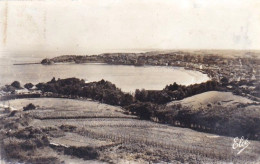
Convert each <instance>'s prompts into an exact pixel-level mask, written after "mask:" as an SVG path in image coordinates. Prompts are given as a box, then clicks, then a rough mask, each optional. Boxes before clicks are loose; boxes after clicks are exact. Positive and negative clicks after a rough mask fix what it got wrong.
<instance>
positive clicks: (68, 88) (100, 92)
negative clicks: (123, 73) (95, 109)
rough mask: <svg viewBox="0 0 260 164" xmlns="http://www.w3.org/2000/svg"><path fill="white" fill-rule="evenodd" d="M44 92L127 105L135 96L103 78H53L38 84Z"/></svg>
mask: <svg viewBox="0 0 260 164" xmlns="http://www.w3.org/2000/svg"><path fill="white" fill-rule="evenodd" d="M36 87H37V88H38V89H40V90H41V91H42V92H52V93H57V94H62V95H74V96H80V97H86V98H91V99H93V100H98V101H100V102H103V103H107V104H111V105H120V106H125V105H129V104H131V103H133V96H132V95H130V94H128V93H123V92H122V91H121V90H120V89H118V88H117V87H116V86H115V85H114V84H112V83H111V82H108V81H105V80H101V81H98V82H91V83H85V81H84V80H80V79H77V78H68V79H58V80H55V78H53V79H52V80H51V81H49V82H47V83H39V84H37V85H36Z"/></svg>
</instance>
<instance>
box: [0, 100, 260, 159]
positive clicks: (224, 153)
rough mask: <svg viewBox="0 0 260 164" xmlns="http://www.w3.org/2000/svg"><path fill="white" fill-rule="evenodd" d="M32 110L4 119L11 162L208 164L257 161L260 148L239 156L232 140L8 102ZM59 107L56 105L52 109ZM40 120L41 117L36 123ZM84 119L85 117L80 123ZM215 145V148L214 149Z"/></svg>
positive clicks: (65, 105)
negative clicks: (169, 163)
mask: <svg viewBox="0 0 260 164" xmlns="http://www.w3.org/2000/svg"><path fill="white" fill-rule="evenodd" d="M28 103H33V104H34V105H35V106H36V109H34V110H29V111H18V112H16V113H15V114H13V115H9V116H8V115H6V116H3V117H2V118H1V119H0V121H1V124H0V125H1V133H0V134H1V135H0V137H1V138H2V143H1V144H2V146H1V147H2V148H3V150H2V151H3V152H4V153H5V154H6V157H8V158H9V159H12V161H20V162H32V163H37V161H41V162H43V163H60V162H62V161H65V162H72V163H73V162H74V163H85V162H95V163H100V162H104V163H129V162H130V163H134V162H135V163H148V162H149V161H150V162H153V163H158V162H159V163H162V162H171V163H213V162H214V161H222V162H224V161H226V162H228V161H232V162H240V163H244V162H245V161H257V160H258V161H259V159H258V158H257V156H258V154H257V152H260V149H259V148H260V143H259V142H258V141H251V140H250V143H251V144H252V145H254V146H249V147H248V148H247V149H246V150H244V152H243V154H241V155H240V156H236V153H237V151H238V150H231V146H232V145H231V144H232V142H233V138H230V137H225V136H218V135H212V134H208V133H202V132H197V131H194V130H191V129H187V128H179V127H173V126H169V125H163V124H158V123H154V122H151V121H145V120H138V119H136V118H135V117H133V116H131V115H126V114H125V113H124V111H123V110H122V109H121V108H119V107H114V106H110V105H106V104H101V103H98V102H93V101H79V100H69V99H57V98H39V99H19V100H11V101H10V105H11V106H13V107H14V108H18V110H21V109H20V108H19V107H20V106H23V105H26V104H28ZM54 104H59V105H54ZM39 116H40V117H39ZM82 116H85V117H82ZM104 116H106V117H104ZM213 143H214V144H213Z"/></svg>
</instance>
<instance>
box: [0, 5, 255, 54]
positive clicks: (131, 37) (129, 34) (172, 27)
mask: <svg viewBox="0 0 260 164" xmlns="http://www.w3.org/2000/svg"><path fill="white" fill-rule="evenodd" d="M259 36H260V1H259V0H217V1H216V0H59V1H55V0H32V1H19V0H9V1H6V0H0V39H1V41H0V52H3V51H20V52H26V51H43V52H44V51H57V52H75V53H77V52H85V53H103V52H110V51H124V50H126V51H140V50H144V51H145V50H156V49H160V50H163V49H165V50H166V49H260V37H259Z"/></svg>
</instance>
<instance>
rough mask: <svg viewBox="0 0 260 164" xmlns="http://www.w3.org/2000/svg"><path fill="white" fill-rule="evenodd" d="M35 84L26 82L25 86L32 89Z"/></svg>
mask: <svg viewBox="0 0 260 164" xmlns="http://www.w3.org/2000/svg"><path fill="white" fill-rule="evenodd" d="M33 86H34V85H33V84H32V83H26V84H25V85H24V88H26V89H31V88H32V87H33Z"/></svg>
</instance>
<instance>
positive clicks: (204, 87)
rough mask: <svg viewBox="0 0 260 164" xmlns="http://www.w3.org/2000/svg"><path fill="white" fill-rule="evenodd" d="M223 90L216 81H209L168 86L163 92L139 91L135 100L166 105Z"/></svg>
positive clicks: (136, 92)
mask: <svg viewBox="0 0 260 164" xmlns="http://www.w3.org/2000/svg"><path fill="white" fill-rule="evenodd" d="M212 90H221V85H220V84H219V83H218V82H216V81H207V82H205V83H201V84H194V85H189V86H184V85H178V84H176V83H173V84H170V85H167V86H166V87H165V88H164V89H163V90H161V91H149V90H144V89H142V90H139V89H137V90H136V91H135V99H136V100H138V101H141V102H153V103H156V104H165V103H168V102H170V101H173V100H181V99H184V98H186V97H190V96H193V95H196V94H199V93H203V92H207V91H212Z"/></svg>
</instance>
